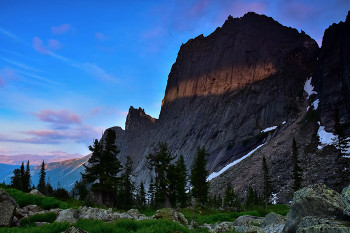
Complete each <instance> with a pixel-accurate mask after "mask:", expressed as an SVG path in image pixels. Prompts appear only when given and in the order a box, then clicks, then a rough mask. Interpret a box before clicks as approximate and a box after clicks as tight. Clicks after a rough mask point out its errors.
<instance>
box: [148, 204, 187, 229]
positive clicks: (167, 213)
mask: <svg viewBox="0 0 350 233" xmlns="http://www.w3.org/2000/svg"><path fill="white" fill-rule="evenodd" d="M153 218H154V219H169V220H172V221H175V222H179V223H181V224H183V225H187V224H188V221H187V219H186V218H185V216H184V215H183V214H181V213H179V212H177V211H176V210H174V209H170V208H163V209H159V210H157V211H156V213H155V214H154V215H153Z"/></svg>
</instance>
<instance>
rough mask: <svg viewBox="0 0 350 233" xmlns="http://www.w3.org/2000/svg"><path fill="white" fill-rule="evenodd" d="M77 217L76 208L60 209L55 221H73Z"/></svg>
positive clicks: (76, 219)
mask: <svg viewBox="0 0 350 233" xmlns="http://www.w3.org/2000/svg"><path fill="white" fill-rule="evenodd" d="M78 219H79V211H78V210H76V209H66V210H62V211H60V213H59V214H58V217H57V219H56V222H68V223H75V222H76V221H78Z"/></svg>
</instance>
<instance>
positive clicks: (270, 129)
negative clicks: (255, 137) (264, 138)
mask: <svg viewBox="0 0 350 233" xmlns="http://www.w3.org/2000/svg"><path fill="white" fill-rule="evenodd" d="M275 129H277V126H276V125H275V126H271V127H269V128H266V129H264V130H261V132H262V133H266V132H269V131H272V130H275Z"/></svg>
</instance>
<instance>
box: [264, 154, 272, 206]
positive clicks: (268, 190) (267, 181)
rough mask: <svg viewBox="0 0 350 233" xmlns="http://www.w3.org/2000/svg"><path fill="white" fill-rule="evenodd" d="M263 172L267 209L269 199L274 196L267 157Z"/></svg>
mask: <svg viewBox="0 0 350 233" xmlns="http://www.w3.org/2000/svg"><path fill="white" fill-rule="evenodd" d="M262 167H263V172H264V191H263V197H264V202H265V207H266V209H267V204H268V202H269V199H270V197H271V194H272V190H271V180H270V174H269V168H268V167H267V163H266V159H265V156H263V164H262Z"/></svg>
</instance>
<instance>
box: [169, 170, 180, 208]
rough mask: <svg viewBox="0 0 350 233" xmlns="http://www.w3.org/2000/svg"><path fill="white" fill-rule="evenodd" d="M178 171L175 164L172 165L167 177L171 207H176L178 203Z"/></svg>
mask: <svg viewBox="0 0 350 233" xmlns="http://www.w3.org/2000/svg"><path fill="white" fill-rule="evenodd" d="M177 175H178V174H177V170H176V167H175V165H174V164H170V165H169V168H168V173H167V177H168V181H169V185H168V195H169V199H170V203H171V206H176V202H177V198H178V197H177V193H176V188H177V181H178V180H177V179H178V177H177Z"/></svg>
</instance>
